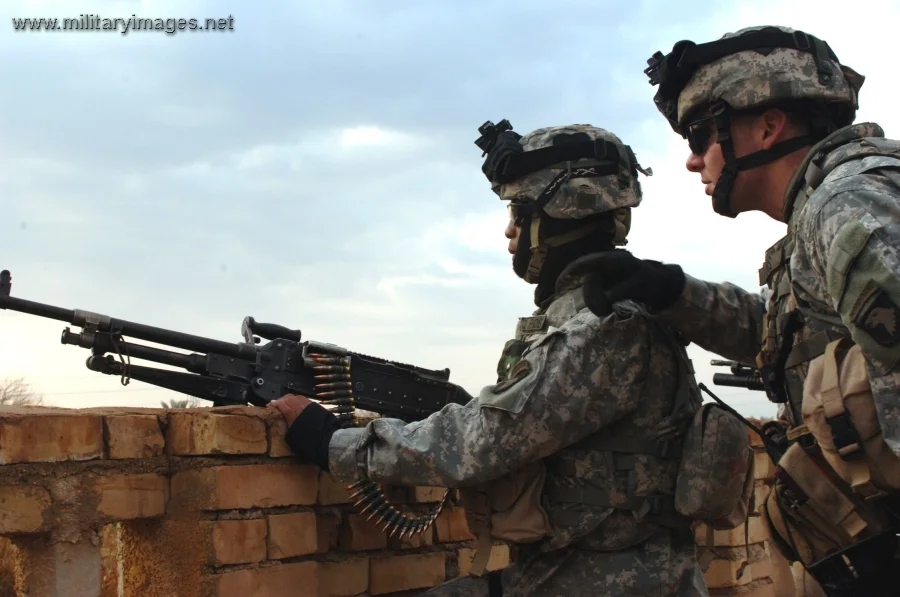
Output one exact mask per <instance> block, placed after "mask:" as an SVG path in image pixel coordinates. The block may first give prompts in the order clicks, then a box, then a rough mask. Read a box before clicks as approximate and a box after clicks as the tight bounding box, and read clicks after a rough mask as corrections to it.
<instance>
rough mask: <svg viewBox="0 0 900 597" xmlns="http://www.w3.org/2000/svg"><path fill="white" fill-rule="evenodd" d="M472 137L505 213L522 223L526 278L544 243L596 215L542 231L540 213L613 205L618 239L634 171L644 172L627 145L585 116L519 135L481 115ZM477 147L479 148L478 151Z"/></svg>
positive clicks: (569, 215) (575, 235)
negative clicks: (527, 239)
mask: <svg viewBox="0 0 900 597" xmlns="http://www.w3.org/2000/svg"><path fill="white" fill-rule="evenodd" d="M478 131H479V133H481V137H479V138H478V140H476V141H475V144H476V145H478V147H479V148H481V149H482V150H483V151H484V153H485V154H486V155H487V158H486V159H485V161H484V165H483V166H482V171H483V172H484V174H485V176H486V177H487V179H488V180H489V181H490V183H491V189H492V190H493V191H494V193H496V194H497V195H498V196H499V197H500V199H501V200H504V201H509V202H510V203H509V208H510V214H511V217H513V218H514V219H515V220H516V222H517V224H518V225H520V226H526V225H527V226H528V227H529V233H530V238H531V245H530V249H531V260H530V261H529V264H528V273H527V275H526V277H525V279H526V281H529V282H535V281H537V276H538V274H539V272H540V268H541V265H542V264H543V261H544V258H545V257H546V253H547V250H548V249H550V248H551V247H554V246H559V245H563V244H566V243H569V242H572V241H574V240H577V239H579V238H583V237H585V236H588V235H590V234H591V233H594V232H596V231H597V230H598V229H599V228H600V226H601V223H600V222H598V221H597V219H596V218H595V219H592V220H590V221H587V222H585V224H584V225H583V226H579V227H575V228H571V229H570V230H568V231H567V232H565V233H562V234H556V235H553V236H542V234H541V221H542V218H543V217H550V218H556V219H560V220H583V219H586V218H590V216H594V215H597V214H602V213H608V212H613V218H614V221H615V228H616V232H615V235H614V238H613V243H614V244H615V245H618V246H621V245H624V244H626V242H627V241H626V236H627V235H628V232H629V230H630V227H631V208H632V207H637V206H638V205H640V203H641V187H640V183H639V182H638V180H637V173H638V172H641V173H643V174H644V175H646V176H650V175H652V171H651V170H650V169H647V170H645V169H644V168H642V167H641V165H640V164H639V163H638V161H637V157H636V156H635V154H634V151H632V149H631V147H629V146H628V145H625V144H624V143H622V140H621V139H619V137H617V136H616V135H614V134H613V133H611V132H609V131H607V130H604V129H601V128H598V127H595V126H591V125H588V124H572V125H566V126H553V127H544V128H539V129H536V130H534V131H531V132H530V133H528V134H526V135H525V136H524V137H523V136H522V135H520V134H518V133H516V132H515V131H513V130H512V125H510V123H509V121H508V120H502V121H500V122H499V123H498V124H496V125H495V124H493V123H492V122H490V121H488V122H485V123H484V124H483V125H482V126H481V127H479V129H478ZM483 155H484V154H483Z"/></svg>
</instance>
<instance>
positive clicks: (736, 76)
mask: <svg viewBox="0 0 900 597" xmlns="http://www.w3.org/2000/svg"><path fill="white" fill-rule="evenodd" d="M647 63H648V64H649V66H648V68H646V69H645V70H644V72H645V73H646V74H647V76H648V77H649V78H650V84H651V85H658V86H659V89H658V90H657V93H656V96H655V97H654V102H655V103H656V107H657V109H658V110H659V111H660V112H661V113H662V114H663V116H665V117H666V119H667V120H668V121H669V124H670V125H671V127H672V129H673V130H674V131H675V132H677V133H678V134H680V135H681V136H682V137H684V138H686V139H687V140H688V142H689V143H690V144H691V151H692V152H694V153H702V152H703V151H704V150H705V143H704V142H703V141H702V139H703V137H704V135H703V132H704V131H710V130H711V129H712V126H711V125H714V126H715V128H716V131H717V133H718V142H719V144H720V145H721V147H722V154H723V156H724V158H725V166H724V168H723V170H722V173H721V175H720V176H719V180H718V181H717V183H716V188H715V191H714V192H713V206H714V209H715V210H716V212H717V213H719V214H721V215H724V216H728V217H735V216H736V215H737V214H735V213H734V212H733V211H732V209H731V206H730V198H729V196H730V194H731V187H732V185H733V184H734V179H735V177H736V176H737V173H738V172H739V171H740V170H747V169H750V168H755V167H757V166H761V165H763V164H766V163H769V162H771V161H774V160H776V159H778V158H780V157H782V156H784V155H787V154H789V153H791V152H794V151H796V150H797V149H800V148H801V147H804V146H806V145H811V144H814V143H815V142H817V141H819V140H821V139H822V138H824V137H825V136H827V135H829V134H830V133H832V132H834V131H835V130H836V129H838V128H841V127H844V126H847V125H849V124H851V123H852V122H853V120H854V118H855V117H856V110H857V108H858V107H859V105H858V94H859V90H860V88H861V87H862V84H863V82H864V80H865V77H863V76H862V75H860V74H859V73H857V72H856V71H854V70H853V69H851V68H849V67H847V66H845V65H842V64H841V63H840V61H839V60H838V58H837V56H836V55H835V53H834V52H833V51H832V50H831V48H830V47H829V46H828V44H827V43H826V42H824V41H822V40H821V39H819V38H817V37H815V36H813V35H810V34H808V33H804V32H803V31H798V30H794V29H791V28H789V27H776V26H763V27H748V28H745V29H741V30H739V31H737V32H735V33H726V34H725V35H724V36H722V37H721V38H720V39H718V40H716V41H712V42H709V43H704V44H699V45H698V44H696V43H694V42H692V41H688V40H683V41H679V42H678V43H676V44H675V45H674V46H673V48H672V51H671V52H670V53H669V54H667V55H665V56H664V55H663V54H662V52H656V53H655V54H653V56H652V57H651V58H650V59H649V60H647ZM769 106H797V107H800V108H801V109H802V110H803V111H804V112H806V113H807V114H808V116H809V125H810V133H809V134H808V135H803V136H800V137H797V138H793V139H788V140H786V141H782V142H780V143H778V144H776V145H774V146H773V147H772V148H771V149H768V150H761V151H757V152H754V153H752V154H749V155H746V156H742V157H740V158H737V157H736V156H735V153H734V145H733V143H732V139H731V134H730V131H731V127H730V118H731V116H733V115H737V114H740V113H753V112H761V111H762V110H764V109H766V108H767V107H769ZM707 110H708V112H709V114H708V115H704V116H702V117H699V118H698V116H699V115H700V114H702V113H704V112H705V111H707ZM707 138H708V137H707Z"/></svg>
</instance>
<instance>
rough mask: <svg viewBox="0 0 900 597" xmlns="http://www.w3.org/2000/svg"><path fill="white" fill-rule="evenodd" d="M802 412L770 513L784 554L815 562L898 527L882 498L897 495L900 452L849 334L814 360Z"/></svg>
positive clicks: (780, 464)
mask: <svg viewBox="0 0 900 597" xmlns="http://www.w3.org/2000/svg"><path fill="white" fill-rule="evenodd" d="M802 413H803V420H804V424H803V425H802V426H800V427H798V428H794V429H792V430H791V433H790V435H791V436H792V437H794V438H797V441H796V442H795V443H793V444H792V445H791V447H790V448H789V449H788V450H787V452H786V453H785V454H784V456H782V457H781V460H780V461H779V462H778V467H777V469H776V483H775V486H774V487H773V489H772V492H771V493H770V495H769V498H768V500H767V501H766V507H765V515H766V516H767V517H768V518H769V519H770V521H771V524H772V528H773V530H774V531H775V533H776V535H777V537H776V538H777V539H780V540H781V541H782V543H781V544H780V546H781V547H782V549H784V550H785V555H786V556H787V557H789V558H791V559H799V561H800V562H801V563H802V564H803V565H804V566H806V567H809V566H813V565H815V564H816V563H817V562H819V561H820V560H822V559H823V558H825V557H827V556H829V555H831V554H833V553H835V552H837V551H840V550H844V549H847V548H849V547H852V546H854V545H857V544H859V543H860V542H862V541H863V540H865V539H869V538H872V537H875V536H877V535H880V534H882V533H885V532H888V531H890V530H891V528H892V522H891V520H890V518H889V514H888V511H887V509H886V508H885V507H884V505H883V504H882V503H881V500H880V498H882V497H885V496H896V495H897V490H898V489H900V459H898V458H897V456H896V455H894V453H893V452H892V451H891V450H890V449H889V448H888V447H887V445H886V444H885V443H884V439H883V437H882V433H881V426H880V424H879V422H878V415H877V413H876V412H875V405H874V401H873V399H872V389H871V386H870V385H869V377H868V372H867V369H866V360H865V357H864V356H863V354H862V352H861V350H860V348H859V346H857V345H855V344H853V342H852V340H850V339H849V338H846V337H841V338H839V339H837V340H834V341H831V342H829V343H828V344H827V345H826V347H825V351H824V353H823V354H821V355H819V356H817V357H816V358H814V359H813V360H812V361H810V364H809V370H808V373H807V377H806V381H805V383H804V387H803V402H802ZM804 436H807V437H806V438H804ZM808 436H812V438H814V439H815V444H812V443H811V442H809V441H808V439H809V437H808ZM804 445H806V446H807V447H804Z"/></svg>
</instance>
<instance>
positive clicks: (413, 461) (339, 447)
mask: <svg viewBox="0 0 900 597" xmlns="http://www.w3.org/2000/svg"><path fill="white" fill-rule="evenodd" d="M648 325H649V324H648V323H647V321H646V320H644V319H641V318H639V317H637V316H633V317H630V318H628V319H625V320H620V319H617V318H616V317H607V318H604V319H603V320H599V319H598V318H597V317H596V316H594V315H593V314H591V313H590V312H588V311H586V310H585V311H582V313H581V314H579V315H578V316H576V317H575V318H573V319H571V320H570V321H569V322H567V323H566V324H565V325H564V326H563V328H562V329H558V330H553V331H551V332H550V333H549V334H548V335H546V336H544V337H542V338H541V339H540V340H538V341H536V343H535V344H533V345H532V346H531V347H530V348H529V349H528V350H527V351H526V352H525V354H524V355H523V358H522V360H520V361H519V362H518V363H517V364H516V365H515V366H514V367H513V368H512V370H511V371H510V375H509V378H508V379H507V380H505V381H503V382H500V383H498V384H496V385H493V386H487V387H485V388H484V389H483V390H482V391H481V392H480V394H479V395H478V397H477V398H475V399H474V400H472V401H470V402H469V403H468V404H466V405H457V404H449V405H447V406H445V407H444V408H443V409H441V410H440V411H438V412H437V413H435V414H433V415H431V416H430V417H428V418H427V419H424V420H422V421H417V422H414V423H410V424H404V423H403V422H402V421H398V420H394V419H376V420H375V421H372V422H371V423H369V424H368V425H367V426H366V427H364V428H360V429H342V430H338V431H336V432H335V434H334V436H333V437H332V440H331V444H330V446H329V468H330V470H331V473H332V475H334V476H335V477H336V478H337V479H339V480H343V481H346V482H352V481H356V480H358V479H359V478H360V477H361V476H365V477H367V478H369V479H371V480H373V481H376V482H384V483H397V484H406V485H430V486H438V487H466V486H472V485H477V484H479V483H483V482H485V481H489V480H493V479H496V478H499V477H501V476H503V475H505V474H508V473H509V472H511V471H513V470H515V469H518V468H520V467H522V466H523V465H525V464H527V463H529V462H534V461H537V460H539V459H542V458H545V457H547V456H549V455H551V454H553V453H554V452H557V451H558V450H560V449H561V448H563V447H565V446H567V445H570V444H573V443H575V442H577V441H579V440H580V439H582V438H584V437H586V436H588V435H590V434H592V433H594V432H596V431H597V430H599V429H601V428H603V427H604V426H606V425H609V424H611V423H612V422H614V421H616V420H618V419H620V418H621V417H623V416H625V415H626V414H628V413H630V412H633V411H634V410H635V409H636V408H637V407H638V398H639V397H640V396H641V386H642V383H643V381H644V379H645V378H646V376H647V375H648V370H649V369H650V366H651V364H650V363H649V362H648V361H649V358H650V350H651V344H652V340H651V337H650V330H649V328H648Z"/></svg>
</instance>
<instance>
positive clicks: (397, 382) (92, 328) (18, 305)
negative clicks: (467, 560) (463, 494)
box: [0, 270, 472, 538]
mask: <svg viewBox="0 0 900 597" xmlns="http://www.w3.org/2000/svg"><path fill="white" fill-rule="evenodd" d="M11 291H12V277H11V275H10V272H9V271H8V270H3V271H2V272H0V309H8V310H11V311H18V312H20V313H27V314H29V315H35V316H37V317H44V318H48V319H55V320H58V321H64V322H66V323H69V324H70V325H72V326H77V327H80V328H81V330H80V331H72V330H71V328H69V327H66V328H65V329H64V330H63V332H62V337H61V342H62V343H63V344H69V345H73V346H79V347H81V348H87V349H89V350H90V351H91V356H89V357H88V358H87V363H86V364H87V367H88V369H90V370H92V371H96V372H98V373H104V374H106V375H117V376H120V377H121V383H122V385H128V382H129V381H130V380H131V379H137V380H138V381H143V382H145V383H149V384H152V385H155V386H159V387H162V388H166V389H169V390H172V391H175V392H179V393H182V394H188V395H190V396H195V397H197V398H201V399H203V400H210V401H212V403H213V406H224V405H246V404H251V405H254V406H265V405H266V404H268V403H269V402H270V401H272V400H276V399H278V398H280V397H281V396H283V395H285V394H289V393H295V394H303V395H306V396H309V397H311V398H313V399H315V400H317V401H318V402H320V403H321V404H323V405H327V406H329V407H330V409H331V410H332V412H334V413H335V415H336V416H337V417H338V419H339V420H340V421H341V426H342V427H345V428H346V427H350V426H352V425H353V424H354V422H355V420H356V419H355V414H354V413H355V411H356V408H357V407H359V408H362V409H364V410H369V411H373V412H376V413H379V414H381V415H383V416H387V417H392V418H397V419H401V420H404V421H407V422H410V421H416V420H420V419H424V418H426V417H427V416H428V415H430V414H432V413H434V412H437V411H438V410H440V409H441V408H443V407H444V406H446V405H447V404H465V403H467V402H469V401H470V400H472V396H470V395H469V394H468V393H467V392H466V391H465V390H464V389H463V388H461V387H459V386H457V385H456V384H453V383H450V381H448V380H449V378H450V370H449V369H443V370H430V369H423V368H421V367H416V366H414V365H406V364H403V363H398V362H394V361H388V360H385V359H380V358H377V357H371V356H366V355H362V354H359V353H355V352H350V351H348V350H346V349H344V348H341V347H339V346H335V345H333V344H325V343H320V342H315V341H302V340H301V332H300V330H291V329H288V328H286V327H284V326H280V325H277V324H271V323H262V322H258V321H256V320H255V319H254V318H253V317H245V318H244V321H243V323H242V325H241V333H242V335H243V338H244V342H238V343H232V342H223V341H221V340H215V339H212V338H204V337H202V336H194V335H192V334H186V333H184V332H178V331H174V330H168V329H165V328H159V327H154V326H150V325H146V324H142V323H135V322H131V321H126V320H124V319H115V318H112V317H109V316H107V315H100V314H97V313H92V312H90V311H83V310H80V309H64V308H61V307H55V306H52V305H46V304H43V303H37V302H34V301H29V300H25V299H21V298H17V297H13V296H11ZM126 336H130V337H133V338H138V339H141V340H146V341H148V342H153V343H156V344H161V345H164V346H168V347H172V348H178V349H182V350H187V351H195V352H192V353H190V354H186V353H183V352H176V351H173V350H165V349H161V348H154V347H152V346H146V345H143V344H136V343H134V342H130V341H127V340H125V337H126ZM261 339H264V340H268V342H267V343H265V344H260V342H261ZM108 353H112V354H108ZM115 357H118V360H116V358H115ZM132 358H135V359H143V360H146V361H152V362H155V363H160V364H163V365H169V366H172V367H177V368H181V369H184V370H186V371H187V372H186V373H185V372H181V371H173V370H167V369H161V368H155V367H146V366H142V365H133V364H131V359H132ZM350 490H351V491H350V492H351V494H352V495H351V499H352V500H353V503H354V505H355V506H356V507H357V508H366V507H375V511H376V512H377V513H380V514H381V515H382V516H381V518H379V519H378V521H377V522H376V524H379V525H381V524H383V525H384V529H383V530H385V531H388V530H389V531H390V532H391V533H399V536H400V537H401V538H402V537H407V536H412V535H416V534H418V533H421V532H423V531H425V530H427V529H429V528H430V527H431V525H432V524H433V523H434V521H435V519H436V518H437V516H438V515H439V514H440V512H441V510H442V509H443V507H444V505H445V504H446V502H447V499H448V497H449V495H450V492H449V491H447V492H446V493H445V494H444V498H443V499H442V500H441V501H440V502H439V503H438V504H437V505H436V506H435V507H434V508H433V509H432V511H431V512H430V513H428V514H426V515H415V514H409V513H401V512H399V511H397V510H396V509H394V508H393V507H392V506H390V504H389V502H388V501H387V498H386V497H385V496H384V493H383V492H382V490H381V488H380V486H379V485H377V484H376V483H373V482H371V481H361V482H360V483H356V484H354V485H351V486H350ZM376 506H377V507H376ZM388 514H389V516H388Z"/></svg>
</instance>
